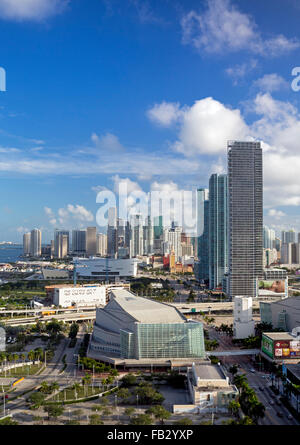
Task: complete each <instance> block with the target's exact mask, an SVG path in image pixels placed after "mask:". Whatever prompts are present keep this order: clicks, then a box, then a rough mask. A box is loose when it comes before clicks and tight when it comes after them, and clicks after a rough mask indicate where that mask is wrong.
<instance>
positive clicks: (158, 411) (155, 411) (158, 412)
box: [146, 405, 171, 425]
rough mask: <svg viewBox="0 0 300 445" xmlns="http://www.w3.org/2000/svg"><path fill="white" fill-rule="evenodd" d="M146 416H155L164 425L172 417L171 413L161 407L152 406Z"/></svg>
mask: <svg viewBox="0 0 300 445" xmlns="http://www.w3.org/2000/svg"><path fill="white" fill-rule="evenodd" d="M146 414H150V415H152V416H154V417H155V418H156V419H157V420H160V422H161V424H162V425H163V424H164V421H165V420H168V419H169V418H170V417H171V413H170V411H168V410H166V409H165V408H164V407H163V406H161V405H156V406H152V407H151V408H149V409H148V410H147V411H146Z"/></svg>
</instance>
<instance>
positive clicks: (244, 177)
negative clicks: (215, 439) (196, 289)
mask: <svg viewBox="0 0 300 445" xmlns="http://www.w3.org/2000/svg"><path fill="white" fill-rule="evenodd" d="M228 210H229V220H228V224H229V227H228V229H229V230H228V234H229V288H228V291H229V294H230V297H235V296H243V297H256V278H258V277H261V276H262V275H263V172H262V149H261V144H260V142H240V141H229V142H228Z"/></svg>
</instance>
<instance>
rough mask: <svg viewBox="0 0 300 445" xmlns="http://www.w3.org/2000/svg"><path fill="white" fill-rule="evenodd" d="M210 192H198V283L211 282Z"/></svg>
mask: <svg viewBox="0 0 300 445" xmlns="http://www.w3.org/2000/svg"><path fill="white" fill-rule="evenodd" d="M208 198H209V191H208V189H198V190H197V235H198V248H197V256H198V260H197V261H196V264H195V277H196V279H197V280H198V281H201V282H204V281H208V280H209V257H208V255H209V248H208V246H209V244H208V243H209V200H208Z"/></svg>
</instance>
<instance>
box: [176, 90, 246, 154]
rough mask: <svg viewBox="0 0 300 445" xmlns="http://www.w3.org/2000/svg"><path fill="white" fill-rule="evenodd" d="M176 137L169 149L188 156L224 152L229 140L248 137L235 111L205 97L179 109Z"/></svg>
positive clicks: (242, 121)
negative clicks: (178, 124) (180, 116)
mask: <svg viewBox="0 0 300 445" xmlns="http://www.w3.org/2000/svg"><path fill="white" fill-rule="evenodd" d="M182 116H183V117H182V119H181V126H180V130H179V139H178V141H177V142H176V143H175V144H174V146H173V148H174V149H175V150H176V151H178V152H180V153H183V154H185V155H186V156H192V155H196V154H200V153H203V154H210V155H214V154H218V153H224V146H225V144H226V142H227V140H229V139H249V132H248V128H247V125H246V124H245V122H244V120H243V118H242V116H241V113H240V111H239V110H237V109H236V110H233V109H231V108H229V107H226V106H225V105H223V104H222V103H221V102H218V101H216V100H214V99H213V98H212V97H207V98H205V99H202V100H198V101H196V102H195V103H194V105H192V106H191V107H185V108H184V110H183V112H182Z"/></svg>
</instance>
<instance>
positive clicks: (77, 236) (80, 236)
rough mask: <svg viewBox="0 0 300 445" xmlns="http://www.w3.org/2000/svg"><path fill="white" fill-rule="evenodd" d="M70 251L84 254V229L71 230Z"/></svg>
mask: <svg viewBox="0 0 300 445" xmlns="http://www.w3.org/2000/svg"><path fill="white" fill-rule="evenodd" d="M72 252H73V254H75V255H85V253H86V229H80V230H73V231H72Z"/></svg>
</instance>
